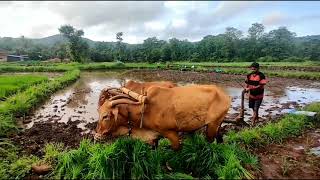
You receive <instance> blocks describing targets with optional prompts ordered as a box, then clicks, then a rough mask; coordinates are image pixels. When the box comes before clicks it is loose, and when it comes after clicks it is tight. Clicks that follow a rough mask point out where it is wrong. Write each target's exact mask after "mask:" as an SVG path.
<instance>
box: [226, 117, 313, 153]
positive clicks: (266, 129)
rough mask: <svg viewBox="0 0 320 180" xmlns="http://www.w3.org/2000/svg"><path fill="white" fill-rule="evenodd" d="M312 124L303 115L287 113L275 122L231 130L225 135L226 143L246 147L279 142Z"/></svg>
mask: <svg viewBox="0 0 320 180" xmlns="http://www.w3.org/2000/svg"><path fill="white" fill-rule="evenodd" d="M312 126H313V122H312V119H310V118H308V117H306V116H303V115H287V116H285V117H284V118H283V119H281V120H280V121H279V122H277V123H268V124H267V125H265V126H263V127H255V128H252V129H245V130H242V131H240V132H235V131H231V132H229V133H228V134H227V136H226V142H227V143H231V144H232V143H235V144H241V145H244V146H246V147H248V148H254V147H261V146H264V145H267V144H271V143H280V142H282V140H283V139H285V138H288V137H294V136H297V135H300V134H301V132H302V130H303V129H305V128H308V127H309V128H310V127H312Z"/></svg>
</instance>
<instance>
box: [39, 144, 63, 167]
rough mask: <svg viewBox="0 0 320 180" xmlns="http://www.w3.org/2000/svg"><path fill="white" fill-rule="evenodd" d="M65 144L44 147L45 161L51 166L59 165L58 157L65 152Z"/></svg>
mask: <svg viewBox="0 0 320 180" xmlns="http://www.w3.org/2000/svg"><path fill="white" fill-rule="evenodd" d="M63 148H64V146H63V143H56V144H51V143H49V144H46V145H45V147H44V154H45V155H44V157H43V161H45V162H48V163H49V164H51V165H55V164H56V163H57V158H58V156H59V155H60V154H61V153H62V152H63Z"/></svg>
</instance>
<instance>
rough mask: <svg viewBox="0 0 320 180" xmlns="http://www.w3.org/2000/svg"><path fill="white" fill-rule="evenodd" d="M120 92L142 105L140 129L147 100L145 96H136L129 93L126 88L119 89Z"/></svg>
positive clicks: (131, 92) (136, 94) (133, 93)
mask: <svg viewBox="0 0 320 180" xmlns="http://www.w3.org/2000/svg"><path fill="white" fill-rule="evenodd" d="M120 90H121V91H122V92H123V93H124V94H127V95H129V96H130V97H132V98H133V99H135V100H137V101H138V102H140V103H141V104H142V109H141V119H140V128H142V124H143V116H144V110H145V103H146V100H147V96H144V95H142V94H138V93H136V92H133V91H131V90H130V89H127V88H124V87H122V88H120Z"/></svg>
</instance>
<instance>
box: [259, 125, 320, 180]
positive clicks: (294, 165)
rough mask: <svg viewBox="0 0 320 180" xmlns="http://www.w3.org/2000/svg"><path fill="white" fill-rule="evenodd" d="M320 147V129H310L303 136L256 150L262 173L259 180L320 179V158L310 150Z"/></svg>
mask: <svg viewBox="0 0 320 180" xmlns="http://www.w3.org/2000/svg"><path fill="white" fill-rule="evenodd" d="M319 146H320V129H319V128H316V129H310V130H307V131H305V132H304V133H303V135H301V136H299V137H296V138H290V139H287V140H285V141H284V142H283V143H282V144H271V145H269V146H268V147H264V148H261V149H258V150H256V151H255V152H254V153H255V154H256V155H257V156H258V157H259V160H260V165H261V172H257V173H256V177H257V178H259V179H319V178H320V157H319V156H315V155H313V154H310V152H309V150H310V149H311V148H314V147H319Z"/></svg>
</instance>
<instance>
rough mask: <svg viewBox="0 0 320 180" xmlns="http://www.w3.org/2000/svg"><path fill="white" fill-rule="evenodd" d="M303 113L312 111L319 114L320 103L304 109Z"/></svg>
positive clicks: (309, 105)
mask: <svg viewBox="0 0 320 180" xmlns="http://www.w3.org/2000/svg"><path fill="white" fill-rule="evenodd" d="M304 110H305V111H312V112H318V113H320V102H313V103H311V104H308V105H307V106H306V107H304Z"/></svg>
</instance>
